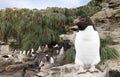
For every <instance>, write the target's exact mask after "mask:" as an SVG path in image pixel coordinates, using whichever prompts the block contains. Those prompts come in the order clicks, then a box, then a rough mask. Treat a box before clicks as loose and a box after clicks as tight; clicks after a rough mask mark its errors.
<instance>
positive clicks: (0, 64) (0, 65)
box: [0, 61, 12, 67]
mask: <svg viewBox="0 0 120 77" xmlns="http://www.w3.org/2000/svg"><path fill="white" fill-rule="evenodd" d="M10 64H12V62H11V61H0V67H5V66H8V65H10Z"/></svg>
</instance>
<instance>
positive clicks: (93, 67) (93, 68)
mask: <svg viewBox="0 0 120 77" xmlns="http://www.w3.org/2000/svg"><path fill="white" fill-rule="evenodd" d="M88 71H89V72H90V73H94V72H96V73H97V72H98V70H97V69H96V68H95V66H92V67H91V68H90V69H89V70H88Z"/></svg>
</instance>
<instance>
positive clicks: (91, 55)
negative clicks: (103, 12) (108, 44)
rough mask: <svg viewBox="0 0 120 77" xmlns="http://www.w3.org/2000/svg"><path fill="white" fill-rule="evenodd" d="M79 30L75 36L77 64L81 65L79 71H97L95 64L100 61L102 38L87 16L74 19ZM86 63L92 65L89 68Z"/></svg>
mask: <svg viewBox="0 0 120 77" xmlns="http://www.w3.org/2000/svg"><path fill="white" fill-rule="evenodd" d="M73 23H74V24H75V25H77V26H78V28H79V31H78V33H77V34H76V38H75V44H74V45H75V50H76V56H75V64H76V65H78V67H79V71H78V74H79V73H85V72H86V71H90V72H96V71H97V69H96V68H95V65H97V64H98V63H99V62H100V38H99V34H98V32H97V31H96V29H95V27H94V25H93V23H92V21H91V19H90V18H89V17H87V16H80V17H79V18H77V19H75V20H74V21H73ZM85 65H90V68H89V69H88V70H86V69H84V67H85Z"/></svg>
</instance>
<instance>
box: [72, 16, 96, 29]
mask: <svg viewBox="0 0 120 77" xmlns="http://www.w3.org/2000/svg"><path fill="white" fill-rule="evenodd" d="M73 23H74V24H75V25H77V26H78V28H79V30H85V29H86V28H87V27H88V26H93V28H94V30H95V27H94V25H93V22H92V20H91V19H90V17H88V16H86V15H82V16H80V17H78V18H77V19H75V20H74V21H73Z"/></svg>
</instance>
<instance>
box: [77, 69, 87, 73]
mask: <svg viewBox="0 0 120 77" xmlns="http://www.w3.org/2000/svg"><path fill="white" fill-rule="evenodd" d="M86 72H87V71H86V70H84V69H83V70H79V71H78V72H77V74H85V73H86Z"/></svg>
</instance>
